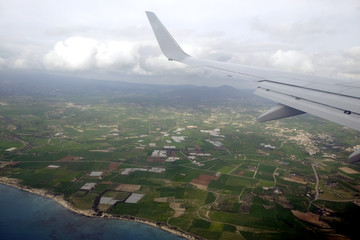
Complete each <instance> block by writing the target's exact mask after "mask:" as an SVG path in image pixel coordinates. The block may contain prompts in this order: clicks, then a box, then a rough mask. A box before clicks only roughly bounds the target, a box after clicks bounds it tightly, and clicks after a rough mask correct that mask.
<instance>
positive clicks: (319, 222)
mask: <svg viewBox="0 0 360 240" xmlns="http://www.w3.org/2000/svg"><path fill="white" fill-rule="evenodd" d="M3 81H4V80H2V82H1V83H2V86H7V85H5V84H4V82H3ZM35 83H36V84H39V85H41V86H42V87H41V88H34V89H33V88H31V87H29V88H24V89H22V91H16V89H13V88H11V89H7V90H6V88H2V89H1V90H0V91H3V92H2V94H1V95H0V102H2V103H4V104H2V105H0V176H1V177H9V178H16V179H19V180H21V184H23V185H26V186H29V187H33V188H43V189H47V190H49V191H51V192H53V193H57V194H61V195H63V196H64V198H65V199H66V200H67V201H69V202H70V203H72V204H73V205H74V206H75V207H76V208H79V209H93V210H94V211H96V212H97V214H98V215H115V216H118V215H122V216H124V215H126V216H134V217H140V218H144V219H149V220H153V221H157V222H161V223H166V224H168V225H169V226H174V227H178V228H180V229H182V230H184V231H187V232H191V233H193V234H195V235H198V236H200V237H203V238H206V239H246V240H250V239H307V238H320V239H328V238H335V237H341V239H356V238H358V237H359V233H358V232H357V231H356V226H355V225H356V223H357V220H356V219H355V217H354V216H357V215H358V214H355V213H357V212H359V211H360V207H359V203H360V183H359V180H360V165H359V164H357V163H355V164H349V163H347V162H346V159H347V156H348V155H349V154H351V150H353V147H354V146H356V145H358V144H359V140H360V135H359V133H357V132H354V131H351V130H349V129H345V128H343V127H341V126H338V125H335V124H333V123H331V122H328V121H325V120H321V119H318V118H315V117H312V116H308V115H304V116H299V117H293V118H291V119H286V120H280V121H273V122H269V123H258V122H257V121H256V117H257V116H259V115H260V114H261V113H262V112H263V111H264V110H266V109H267V108H269V107H270V106H271V105H272V103H270V102H268V101H265V100H262V99H260V98H257V97H256V96H254V95H252V94H251V92H250V91H248V90H237V89H234V88H231V87H228V86H222V87H218V88H207V87H195V86H159V85H139V84H127V83H117V82H106V81H101V87H99V86H100V83H99V82H97V81H90V82H89V83H87V85H86V86H84V85H83V84H81V83H72V82H65V83H63V84H59V83H51V84H50V83H47V82H41V81H40V80H38V82H35ZM35 83H34V84H35ZM24 84H25V85H26V83H24ZM71 84H73V86H72V85H71ZM69 86H72V87H69ZM7 87H8V88H10V87H9V86H7ZM316 175H317V176H318V180H317V177H316ZM316 184H318V188H317V189H316Z"/></svg>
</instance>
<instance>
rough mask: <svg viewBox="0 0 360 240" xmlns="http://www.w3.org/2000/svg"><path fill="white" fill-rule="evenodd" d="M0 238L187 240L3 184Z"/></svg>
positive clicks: (11, 239) (24, 239)
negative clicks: (77, 211) (79, 211)
mask: <svg viewBox="0 0 360 240" xmlns="http://www.w3.org/2000/svg"><path fill="white" fill-rule="evenodd" d="M0 239H4V240H15V239H16V240H17V239H22V240H26V239H31V240H33V239H51V240H61V239H66V240H68V239H81V240H95V239H101V240H112V239H116V240H119V239H121V240H133V239H147V240H155V239H165V240H175V239H176V240H179V239H183V238H180V237H178V236H176V235H174V234H171V233H169V232H165V231H163V230H161V229H158V228H155V227H152V226H148V225H146V224H142V223H137V222H130V221H126V220H117V219H104V218H91V217H85V216H82V215H79V214H75V213H73V212H71V211H69V210H67V209H66V208H64V207H62V206H61V205H59V204H57V203H56V202H55V201H53V200H52V199H49V198H45V197H42V196H39V195H36V194H32V193H29V192H25V191H22V190H19V189H16V188H13V187H9V186H6V185H2V184H0Z"/></svg>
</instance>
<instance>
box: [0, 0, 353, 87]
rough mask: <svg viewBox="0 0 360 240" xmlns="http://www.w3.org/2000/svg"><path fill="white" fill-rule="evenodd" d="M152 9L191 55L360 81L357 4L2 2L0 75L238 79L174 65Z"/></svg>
mask: <svg viewBox="0 0 360 240" xmlns="http://www.w3.org/2000/svg"><path fill="white" fill-rule="evenodd" d="M145 11H153V12H155V13H156V14H157V16H158V17H159V18H160V20H161V21H162V22H163V24H164V25H165V26H166V27H167V28H168V30H169V31H170V33H171V34H172V35H173V36H174V38H175V39H176V40H177V41H178V43H179V45H180V46H182V48H183V49H184V51H185V52H187V53H188V54H189V55H191V56H194V57H199V58H205V59H212V60H219V61H225V62H231V63H240V64H247V65H254V66H260V67H270V68H276V69H281V70H286V71H295V72H304V73H310V74H316V75H323V76H332V77H347V78H360V27H359V26H360V1H358V0H316V1H313V0H272V1H268V0H221V1H214V0H204V1H203V0H198V1H194V0H191V1H189V0H157V1H156V0H132V1H119V0H101V1H95V0H62V1H59V0H31V1H28V0H11V1H7V0H0V75H1V72H5V71H6V72H12V71H13V72H21V71H25V72H26V71H29V72H31V71H32V72H46V73H53V74H60V75H61V74H63V75H68V76H81V77H91V78H98V79H111V80H122V79H126V81H134V82H149V83H162V82H163V81H167V82H165V83H169V79H171V81H172V82H173V83H174V84H181V83H184V84H186V83H198V84H200V85H204V84H205V85H206V83H209V85H211V83H214V82H215V84H218V85H222V84H224V83H225V84H226V83H227V82H226V81H234V80H223V79H221V76H216V77H214V76H213V75H212V74H209V73H206V72H203V71H200V70H198V69H194V68H191V67H188V66H185V65H183V64H180V63H175V62H168V61H167V59H166V58H165V57H164V56H163V55H162V54H161V51H160V49H159V47H158V45H157V42H156V39H155V37H154V35H153V33H152V31H151V27H150V25H149V23H148V20H147V18H146V15H145ZM230 85H231V83H230Z"/></svg>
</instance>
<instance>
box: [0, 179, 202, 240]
mask: <svg viewBox="0 0 360 240" xmlns="http://www.w3.org/2000/svg"><path fill="white" fill-rule="evenodd" d="M0 184H3V185H7V186H9V187H13V188H16V189H19V190H22V191H26V192H30V193H33V194H37V195H40V196H43V197H46V198H49V199H52V200H54V201H55V202H57V203H58V204H60V205H61V206H62V207H64V208H66V209H68V210H70V211H71V212H73V213H76V214H80V215H83V216H85V217H94V218H108V219H119V220H127V221H133V222H138V223H142V224H147V225H150V226H152V227H156V228H158V229H161V230H163V231H166V232H169V233H172V234H174V235H176V236H179V237H181V238H184V239H189V240H197V239H201V238H200V237H198V236H194V235H192V234H190V233H187V232H185V231H182V230H180V229H178V228H176V227H171V226H169V225H167V224H166V223H158V222H154V221H151V220H147V219H142V218H138V217H133V216H126V215H125V216H122V215H115V216H114V215H110V214H103V215H101V216H99V215H98V214H97V213H96V212H95V211H93V210H81V209H77V208H75V207H74V206H73V205H72V204H71V203H69V202H67V201H66V200H65V199H64V198H63V196H62V195H60V194H55V193H53V192H51V191H48V190H45V189H38V188H31V187H28V186H24V185H21V184H20V180H19V179H16V178H7V177H0Z"/></svg>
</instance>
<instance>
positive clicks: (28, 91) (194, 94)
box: [0, 73, 266, 106]
mask: <svg viewBox="0 0 360 240" xmlns="http://www.w3.org/2000/svg"><path fill="white" fill-rule="evenodd" d="M252 92H253V91H252V90H239V89H236V88H233V87H230V86H227V85H223V86H220V87H207V86H193V85H178V86H176V85H157V84H143V83H129V82H120V81H108V80H94V79H83V78H76V77H67V76H57V75H50V74H32V73H30V74H22V73H17V74H14V73H12V74H6V73H1V75H0V96H32V97H45V98H54V97H55V98H56V97H59V98H67V99H74V98H76V97H79V96H86V95H92V96H95V95H96V96H105V97H106V101H110V102H114V103H115V102H119V101H126V102H134V103H137V104H142V105H149V104H150V105H151V104H156V105H179V104H180V105H186V106H188V105H190V106H194V105H199V106H200V105H208V104H211V105H212V106H218V105H223V104H239V103H241V102H242V103H247V104H254V103H256V102H258V101H260V102H261V103H263V102H266V100H263V99H262V98H259V97H257V96H255V95H253V93H252ZM256 105H257V104H256Z"/></svg>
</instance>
